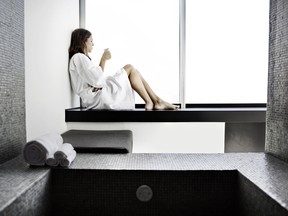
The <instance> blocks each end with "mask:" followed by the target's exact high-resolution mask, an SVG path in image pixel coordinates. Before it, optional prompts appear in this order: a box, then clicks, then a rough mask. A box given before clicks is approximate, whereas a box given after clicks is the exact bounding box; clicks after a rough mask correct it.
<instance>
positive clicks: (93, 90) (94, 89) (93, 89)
mask: <svg viewBox="0 0 288 216" xmlns="http://www.w3.org/2000/svg"><path fill="white" fill-rule="evenodd" d="M99 90H102V88H96V87H93V88H92V92H97V91H99Z"/></svg>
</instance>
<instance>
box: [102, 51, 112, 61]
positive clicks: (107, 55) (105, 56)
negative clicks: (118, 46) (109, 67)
mask: <svg viewBox="0 0 288 216" xmlns="http://www.w3.org/2000/svg"><path fill="white" fill-rule="evenodd" d="M102 59H103V60H109V59H111V52H110V50H109V48H107V49H105V50H104V53H103V54H102Z"/></svg>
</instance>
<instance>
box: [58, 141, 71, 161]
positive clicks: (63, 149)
mask: <svg viewBox="0 0 288 216" xmlns="http://www.w3.org/2000/svg"><path fill="white" fill-rule="evenodd" d="M72 150H74V148H73V146H72V145H71V144H70V143H64V144H63V145H61V146H60V148H59V149H57V151H56V152H55V153H54V158H55V159H56V160H57V161H60V160H62V159H63V158H67V157H68V155H69V154H70V153H71V151H72Z"/></svg>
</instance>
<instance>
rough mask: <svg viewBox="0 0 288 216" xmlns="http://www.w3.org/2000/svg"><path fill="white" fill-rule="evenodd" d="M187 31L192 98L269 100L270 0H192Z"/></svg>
mask: <svg viewBox="0 0 288 216" xmlns="http://www.w3.org/2000/svg"><path fill="white" fill-rule="evenodd" d="M186 32H187V35H186V51H187V54H186V102H187V103H266V100H267V96H266V95H267V82H268V80H267V79H268V44H269V0H234V1H231V0H217V1H215V0H205V1H198V0H188V1H186Z"/></svg>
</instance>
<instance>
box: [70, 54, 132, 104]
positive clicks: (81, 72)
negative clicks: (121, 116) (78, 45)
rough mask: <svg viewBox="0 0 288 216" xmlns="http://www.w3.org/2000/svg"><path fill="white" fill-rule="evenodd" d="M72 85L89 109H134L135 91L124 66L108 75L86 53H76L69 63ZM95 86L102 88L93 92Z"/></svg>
mask: <svg viewBox="0 0 288 216" xmlns="http://www.w3.org/2000/svg"><path fill="white" fill-rule="evenodd" d="M69 72H70V78H71V85H72V88H73V90H74V92H75V93H76V94H77V95H78V96H80V97H81V99H82V105H83V106H85V107H86V108H87V109H134V108H135V97H134V91H133V89H132V87H131V84H130V82H129V79H128V76H127V73H126V71H125V70H124V68H121V69H120V70H119V71H117V72H116V73H115V75H114V76H106V75H105V73H103V71H102V69H101V67H100V66H96V65H95V64H93V62H92V61H91V60H90V59H89V58H88V57H87V56H86V55H84V54H82V53H77V54H75V55H74V56H73V57H72V58H71V60H70V63H69ZM93 87H96V88H102V90H98V91H97V92H93Z"/></svg>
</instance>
